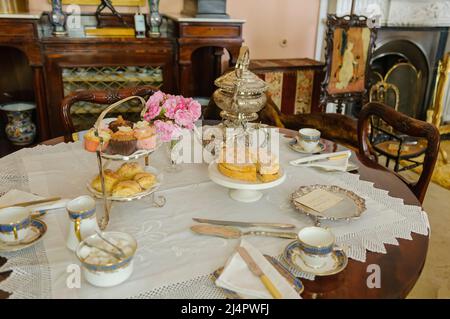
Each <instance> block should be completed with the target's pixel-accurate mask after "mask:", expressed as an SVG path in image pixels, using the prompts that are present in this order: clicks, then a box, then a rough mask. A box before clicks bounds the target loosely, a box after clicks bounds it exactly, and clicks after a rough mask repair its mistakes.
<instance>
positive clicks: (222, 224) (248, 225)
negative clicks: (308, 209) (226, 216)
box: [192, 218, 295, 229]
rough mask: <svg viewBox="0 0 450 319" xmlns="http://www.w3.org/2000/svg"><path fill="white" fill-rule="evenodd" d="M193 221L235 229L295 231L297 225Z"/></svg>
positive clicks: (207, 220) (199, 219) (209, 220)
mask: <svg viewBox="0 0 450 319" xmlns="http://www.w3.org/2000/svg"><path fill="white" fill-rule="evenodd" d="M192 220H193V221H195V222H197V223H201V224H211V225H221V226H235V227H243V228H246V227H264V228H274V229H294V228H295V225H292V224H282V223H252V222H238V221H229V220H215V219H204V218H192Z"/></svg>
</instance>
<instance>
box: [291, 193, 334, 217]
mask: <svg viewBox="0 0 450 319" xmlns="http://www.w3.org/2000/svg"><path fill="white" fill-rule="evenodd" d="M295 201H296V202H298V203H300V204H302V205H304V206H306V207H309V208H312V209H314V210H316V211H318V212H320V213H322V212H324V211H326V210H327V209H328V208H331V207H333V206H335V205H336V204H337V203H339V202H340V201H342V197H339V196H337V195H334V194H333V193H330V192H327V191H326V190H323V189H316V190H313V191H312V192H310V193H308V194H306V195H303V196H300V197H297V198H296V199H295Z"/></svg>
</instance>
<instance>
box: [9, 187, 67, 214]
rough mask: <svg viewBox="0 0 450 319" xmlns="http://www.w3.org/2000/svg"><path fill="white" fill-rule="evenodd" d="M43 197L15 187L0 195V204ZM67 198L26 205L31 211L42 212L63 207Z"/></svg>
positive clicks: (12, 203)
mask: <svg viewBox="0 0 450 319" xmlns="http://www.w3.org/2000/svg"><path fill="white" fill-rule="evenodd" d="M44 198H45V197H41V196H37V195H34V194H31V193H27V192H24V191H21V190H17V189H11V190H10V191H8V192H7V193H6V194H5V195H3V196H2V197H0V206H6V205H11V206H12V205H14V204H17V203H23V202H30V201H34V200H40V199H44ZM68 201H69V199H60V200H58V201H55V202H49V203H42V204H37V205H33V206H27V208H29V209H30V211H31V213H44V212H45V211H48V210H54V209H60V208H65V207H66V205H67V202H68Z"/></svg>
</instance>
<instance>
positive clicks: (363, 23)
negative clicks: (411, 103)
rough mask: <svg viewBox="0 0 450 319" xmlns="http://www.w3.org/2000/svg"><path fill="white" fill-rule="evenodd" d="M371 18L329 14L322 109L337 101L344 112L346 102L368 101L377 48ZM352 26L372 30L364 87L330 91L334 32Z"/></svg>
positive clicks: (375, 30) (340, 109)
mask: <svg viewBox="0 0 450 319" xmlns="http://www.w3.org/2000/svg"><path fill="white" fill-rule="evenodd" d="M369 21H370V19H369V18H367V17H365V16H358V15H354V14H351V15H346V16H342V17H338V16H337V15H335V14H329V15H328V16H327V33H326V49H325V61H326V72H325V79H324V81H323V82H322V94H321V99H320V104H321V106H322V109H323V110H325V107H326V105H327V103H336V104H337V112H338V113H342V107H343V104H345V103H350V102H357V101H361V103H364V102H366V101H367V93H368V90H369V73H370V61H371V59H372V55H373V51H374V49H375V40H376V37H377V29H376V27H373V28H370V27H369V24H368V22H369ZM350 28H368V29H369V30H370V39H369V44H368V50H367V56H366V63H365V66H364V67H365V70H364V77H365V79H364V80H365V83H364V89H363V90H361V91H351V92H343V93H330V92H329V90H328V89H329V85H330V82H331V79H332V74H331V72H332V66H333V50H334V40H335V39H334V34H335V31H336V30H337V29H343V30H345V31H348V30H349V29H350Z"/></svg>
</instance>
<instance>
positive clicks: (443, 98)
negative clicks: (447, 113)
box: [427, 52, 450, 164]
mask: <svg viewBox="0 0 450 319" xmlns="http://www.w3.org/2000/svg"><path fill="white" fill-rule="evenodd" d="M449 83H450V52H447V54H446V55H445V57H444V59H443V60H441V61H439V65H438V72H437V79H436V84H435V88H434V95H433V103H432V105H431V108H430V109H429V110H428V111H427V122H428V123H432V124H434V125H436V127H437V128H438V129H439V133H440V134H441V138H443V139H444V138H445V139H447V140H448V138H449V136H450V123H448V122H447V123H444V121H443V119H444V109H445V107H446V105H448V99H449V97H450V95H449V90H448V88H449ZM440 154H441V156H442V161H443V162H444V164H448V154H447V152H446V151H445V150H444V148H442V147H441V149H440Z"/></svg>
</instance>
